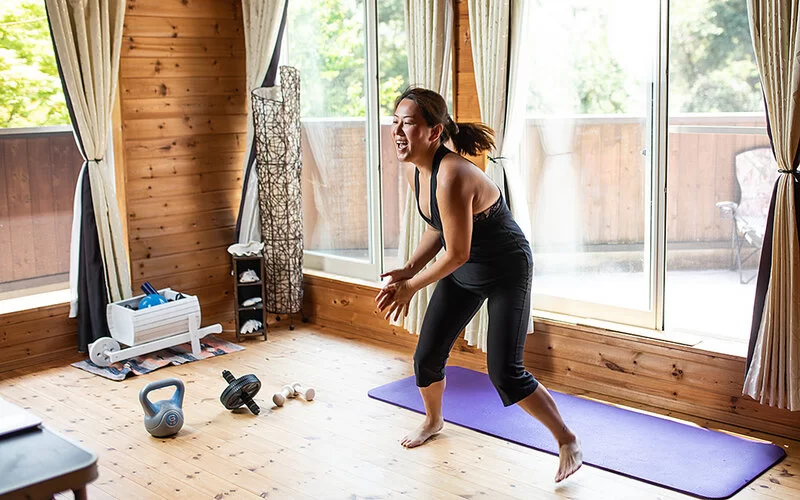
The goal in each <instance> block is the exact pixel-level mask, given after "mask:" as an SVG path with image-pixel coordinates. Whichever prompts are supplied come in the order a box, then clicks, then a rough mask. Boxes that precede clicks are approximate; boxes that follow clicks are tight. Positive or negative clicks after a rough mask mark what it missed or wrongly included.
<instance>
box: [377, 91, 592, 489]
mask: <svg viewBox="0 0 800 500" xmlns="http://www.w3.org/2000/svg"><path fill="white" fill-rule="evenodd" d="M392 135H393V137H394V140H395V145H396V149H397V159H398V160H400V161H402V162H409V163H412V164H414V166H415V167H416V169H415V171H414V178H413V180H412V179H410V178H409V182H410V184H411V187H412V188H413V189H414V190H415V193H416V197H417V207H418V210H419V213H420V215H422V217H423V218H424V219H425V221H426V222H427V223H428V228H427V229H426V231H425V233H424V235H423V237H422V239H421V241H420V243H419V246H418V247H417V249H416V250H415V252H414V255H412V256H411V259H410V260H409V261H408V263H406V265H405V266H403V267H402V268H400V269H395V270H393V271H389V272H387V273H385V274H384V275H382V276H381V277H382V278H386V277H388V278H389V280H388V282H387V283H386V285H384V287H383V288H382V289H381V291H380V292H379V293H378V295H377V297H376V299H375V300H376V302H377V304H378V308H379V309H380V310H381V311H385V316H386V318H387V319H388V318H391V317H394V318H395V319H397V318H399V317H400V315H403V316H404V315H405V314H407V312H408V303H409V301H410V300H411V297H413V296H414V294H415V293H416V292H417V291H418V290H420V289H421V288H423V287H425V286H427V285H429V284H431V283H434V282H438V283H437V285H436V289H435V291H434V293H433V296H432V297H431V301H430V303H429V304H428V309H427V311H426V313H425V318H424V320H423V322H422V330H421V332H420V336H419V341H418V342H417V349H416V352H415V353H414V373H415V374H416V382H417V386H418V387H419V390H420V393H421V394H422V399H423V401H424V404H425V413H426V417H425V421H424V422H423V423H422V425H421V426H420V427H419V428H418V429H416V430H415V431H413V432H411V433H409V434H408V435H407V436H405V437H404V438H403V439H402V441H401V442H402V444H403V446H405V447H407V448H413V447H416V446H419V445H421V444H423V443H424V442H425V441H426V440H427V439H428V438H430V437H431V436H433V435H434V434H436V433H437V432H439V431H440V430H441V429H442V427H443V424H444V421H443V419H442V394H443V393H444V388H445V363H446V362H447V358H448V357H449V355H450V350H451V349H452V347H453V344H454V343H455V341H456V338H457V337H458V335H459V333H460V332H461V331H462V330H463V329H464V327H465V326H466V325H467V323H469V321H470V319H472V317H473V316H474V315H475V313H476V312H477V311H478V309H479V308H480V306H481V304H482V303H483V301H484V300H488V310H489V332H488V336H487V341H488V345H487V348H488V349H487V350H488V352H487V358H488V370H489V377H490V379H491V381H492V383H493V384H494V386H495V388H496V389H497V392H498V394H499V395H500V398H501V399H502V401H503V404H504V405H505V406H510V405H512V404H518V405H519V406H520V407H522V408H523V409H524V410H525V411H526V412H528V413H529V414H530V415H532V416H534V417H536V418H537V419H539V420H540V421H541V422H542V423H543V424H544V425H545V426H546V427H547V428H548V429H549V430H550V432H552V434H553V437H555V439H556V440H557V441H558V445H559V468H558V472H557V473H556V476H555V480H556V482H560V481H562V480H563V479H565V478H566V477H568V476H569V475H571V474H572V473H574V472H575V471H576V470H578V468H579V467H580V466H581V463H582V454H581V450H580V445H579V443H578V440H577V438H576V436H575V435H574V434H573V433H572V432H571V431H570V430H569V429H568V428H567V426H566V424H564V421H563V420H562V419H561V415H560V414H559V412H558V408H557V407H556V404H555V401H553V398H552V397H551V396H550V394H549V393H548V392H547V390H546V389H545V388H544V387H543V386H542V385H541V384H539V382H538V381H537V380H536V379H535V378H533V376H532V375H531V374H530V373H528V372H527V371H526V370H525V368H524V366H523V364H522V355H523V350H524V348H525V337H526V334H527V326H528V315H529V313H530V303H531V280H532V277H533V258H532V255H531V250H530V245H529V244H528V241H527V239H526V238H525V235H524V234H523V233H522V231H521V230H520V229H519V226H517V224H516V222H514V219H513V217H512V216H511V212H510V211H509V210H508V207H507V206H506V204H505V203H504V201H503V198H502V196H501V193H500V190H499V189H498V187H497V186H496V185H495V184H494V183H493V182H492V181H491V180H490V179H489V178H488V177H487V176H486V175H485V174H484V173H483V172H482V171H481V170H480V169H479V168H478V167H476V166H475V165H474V164H472V163H471V162H469V161H467V160H466V159H464V158H463V157H462V156H461V155H463V154H468V155H471V156H475V155H477V154H479V153H481V152H483V151H488V150H490V149H491V148H492V147H494V139H493V135H494V133H493V131H492V130H491V129H490V128H489V127H487V126H486V125H484V124H481V123H479V124H456V123H454V122H453V120H452V118H450V115H448V113H447V105H446V103H445V101H444V99H443V98H442V96H440V95H439V94H437V93H436V92H433V91H431V90H426V89H420V88H411V89H408V90H406V91H405V92H403V94H402V95H400V96H399V97H398V98H397V100H396V101H395V113H394V120H393V125H392ZM448 141H450V142H451V143H452V145H453V146H454V149H455V151H456V152H457V153H458V154H455V153H454V152H452V151H450V150H449V149H448V148H447V147H445V145H444V144H445V143H447V142H448ZM442 248H444V249H445V251H444V253H443V255H442V257H441V258H439V259H437V260H436V262H435V263H434V264H433V265H431V266H430V267H429V268H428V269H426V270H424V271H423V270H422V269H423V268H424V267H425V265H426V264H427V263H428V262H429V261H430V260H431V259H433V257H434V256H436V254H437V253H438V252H439V250H441V249H442Z"/></svg>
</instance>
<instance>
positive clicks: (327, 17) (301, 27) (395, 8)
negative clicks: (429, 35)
mask: <svg viewBox="0 0 800 500" xmlns="http://www.w3.org/2000/svg"><path fill="white" fill-rule="evenodd" d="M378 15H379V20H378V52H379V60H380V68H379V69H380V80H379V82H380V85H379V99H380V105H381V114H382V115H384V116H387V115H388V116H390V115H391V114H392V112H393V105H394V98H395V97H396V96H397V94H398V92H399V90H400V89H402V88H403V87H404V86H405V85H407V81H408V64H407V62H406V46H405V21H404V19H403V2H402V0H382V1H381V2H379V5H378ZM364 21H365V6H364V1H363V0H294V1H292V2H290V4H289V21H288V23H287V46H288V54H289V60H288V63H289V64H291V65H292V66H294V67H296V68H297V69H298V70H300V75H301V86H302V97H301V106H302V115H303V116H306V117H326V116H328V117H330V116H339V117H363V116H365V115H366V98H365V96H366V92H365V82H366V81H365V74H366V72H365V70H366V53H365V45H364Z"/></svg>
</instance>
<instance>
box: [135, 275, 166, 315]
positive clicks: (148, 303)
mask: <svg viewBox="0 0 800 500" xmlns="http://www.w3.org/2000/svg"><path fill="white" fill-rule="evenodd" d="M142 291H143V292H144V293H146V294H147V295H146V296H145V297H144V298H143V299H142V300H140V301H139V309H147V308H148V307H153V306H157V305H159V304H166V303H167V299H166V298H164V297H163V296H162V295H159V294H158V291H156V289H155V288H153V285H151V284H150V283H149V282H147V281H145V282H144V284H142Z"/></svg>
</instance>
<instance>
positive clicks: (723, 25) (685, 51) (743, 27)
mask: <svg viewBox="0 0 800 500" xmlns="http://www.w3.org/2000/svg"><path fill="white" fill-rule="evenodd" d="M670 8H671V10H670V16H671V17H670V21H671V25H672V29H671V33H670V35H671V38H670V111H671V112H675V113H680V112H706V113H713V112H733V111H761V110H762V109H763V103H762V98H761V83H760V81H759V76H758V69H757V68H756V65H755V58H754V56H753V44H752V40H751V38H750V26H749V23H748V17H747V5H746V0H679V1H678V0H675V1H673V2H672V3H671V4H670Z"/></svg>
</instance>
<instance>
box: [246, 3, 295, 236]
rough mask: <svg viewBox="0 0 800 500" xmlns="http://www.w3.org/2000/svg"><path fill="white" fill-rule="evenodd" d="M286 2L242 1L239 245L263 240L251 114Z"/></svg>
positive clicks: (264, 75) (269, 59) (268, 63)
mask: <svg viewBox="0 0 800 500" xmlns="http://www.w3.org/2000/svg"><path fill="white" fill-rule="evenodd" d="M286 2H287V0H242V17H243V21H244V43H245V57H246V59H247V63H246V64H247V99H246V102H247V144H246V146H245V158H244V172H245V177H246V179H247V185H246V186H244V190H243V193H242V209H241V213H240V214H239V216H240V220H239V239H238V243H249V242H251V241H260V240H261V226H260V222H259V214H258V173H257V170H256V168H255V167H254V166H252V165H250V164H249V162H250V150H251V149H252V148H253V115H252V112H251V110H250V93H251V92H252V91H253V89H256V88H258V87H261V85H262V84H263V82H264V79H265V78H266V76H267V71H268V70H269V65H270V62H271V61H272V53H273V52H274V50H275V45H276V43H277V41H278V34H279V32H280V25H281V18H282V16H283V11H284V8H285V6H286ZM254 163H255V162H254ZM248 168H249V169H250V175H249V176H247V175H246V174H247V170H248Z"/></svg>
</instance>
